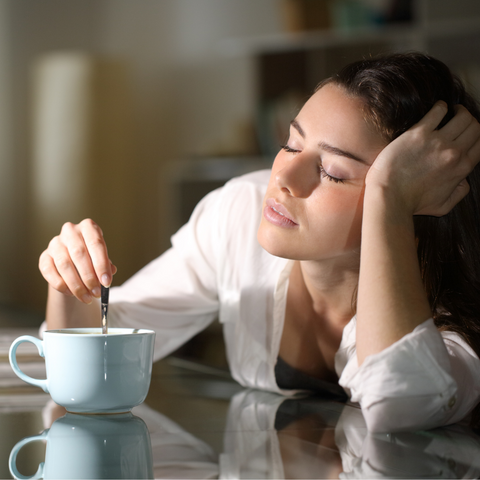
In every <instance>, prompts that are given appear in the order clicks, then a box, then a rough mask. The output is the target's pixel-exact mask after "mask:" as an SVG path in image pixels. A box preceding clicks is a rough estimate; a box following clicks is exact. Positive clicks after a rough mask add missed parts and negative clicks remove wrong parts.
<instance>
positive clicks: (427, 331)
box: [339, 319, 480, 432]
mask: <svg viewBox="0 0 480 480" xmlns="http://www.w3.org/2000/svg"><path fill="white" fill-rule="evenodd" d="M346 333H347V338H344V339H342V343H343V344H344V345H343V350H344V354H345V355H346V357H347V361H346V364H345V367H344V369H343V372H342V374H341V377H340V380H339V383H340V385H342V387H344V388H345V389H346V390H347V391H348V390H349V391H350V394H351V399H352V401H354V402H359V403H360V406H361V408H362V412H363V415H364V417H365V421H366V423H367V426H368V429H369V430H370V431H373V432H393V431H401V430H410V431H411V430H422V429H430V428H435V427H440V426H444V425H447V424H451V423H456V422H459V421H461V420H463V419H465V417H467V416H468V415H469V414H470V413H471V411H472V410H473V408H474V407H475V406H476V405H477V403H478V402H479V401H480V360H479V358H478V356H477V355H476V354H475V352H474V351H473V350H472V349H471V348H470V347H469V346H468V344H467V343H466V342H465V340H463V339H462V337H461V336H460V335H459V334H456V333H454V332H442V333H440V332H439V331H438V330H437V328H436V327H435V324H434V323H433V320H432V319H429V320H427V321H425V322H424V323H422V324H420V325H419V326H418V327H416V328H415V330H413V331H412V332H411V333H409V334H408V335H405V336H404V337H403V338H402V339H400V340H399V341H398V342H396V343H394V344H393V345H391V346H390V347H388V348H386V349H385V350H383V351H382V352H379V353H377V354H374V355H370V356H368V357H367V358H366V359H365V361H364V362H363V364H362V365H361V366H360V367H359V366H358V363H357V355H356V348H355V345H354V342H355V328H350V329H349V331H348V332H346ZM341 348H342V347H341Z"/></svg>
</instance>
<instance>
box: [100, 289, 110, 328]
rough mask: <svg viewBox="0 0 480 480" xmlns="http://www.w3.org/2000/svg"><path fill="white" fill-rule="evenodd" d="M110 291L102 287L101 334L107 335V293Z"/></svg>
mask: <svg viewBox="0 0 480 480" xmlns="http://www.w3.org/2000/svg"><path fill="white" fill-rule="evenodd" d="M109 292H110V289H109V288H108V287H104V286H103V285H102V333H104V334H105V333H108V323H107V315H108V293H109Z"/></svg>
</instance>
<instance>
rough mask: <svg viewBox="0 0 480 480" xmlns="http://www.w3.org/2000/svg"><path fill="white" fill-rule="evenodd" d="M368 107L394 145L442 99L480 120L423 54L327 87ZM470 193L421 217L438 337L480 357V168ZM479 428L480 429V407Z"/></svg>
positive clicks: (349, 73)
mask: <svg viewBox="0 0 480 480" xmlns="http://www.w3.org/2000/svg"><path fill="white" fill-rule="evenodd" d="M326 83H334V84H336V85H339V86H341V87H343V88H344V89H345V90H346V91H347V93H348V94H350V95H353V96H355V97H359V98H361V99H362V100H363V101H364V113H365V118H366V120H367V121H368V122H370V123H371V124H372V125H373V126H374V127H375V129H376V130H377V131H378V132H379V133H380V134H381V135H383V136H384V138H385V139H387V140H388V141H392V140H394V139H395V138H397V137H398V136H399V135H401V134H402V133H403V132H405V131H406V130H408V129H409V128H410V127H411V126H413V125H414V124H415V123H417V122H418V121H419V120H420V119H421V118H422V117H423V116H424V115H425V114H426V113H427V112H428V111H429V110H430V109H431V108H432V106H433V104H434V103H435V102H437V101H438V100H443V101H445V102H446V103H447V105H448V113H447V115H446V116H445V118H444V119H443V120H442V122H441V123H440V125H439V127H438V128H441V127H442V126H443V125H445V124H446V123H447V122H448V121H449V120H450V119H451V118H452V117H453V115H454V107H455V105H457V104H461V105H464V106H465V107H466V108H467V109H468V110H469V111H470V113H471V114H472V115H473V116H474V117H475V118H476V119H477V120H478V121H480V107H479V105H478V103H477V101H476V100H475V99H474V98H473V97H472V96H471V95H470V94H468V93H467V92H466V90H465V87H464V86H463V84H462V82H461V81H460V80H459V79H458V78H457V77H456V76H455V75H453V74H452V72H451V71H450V69H449V68H448V67H447V66H446V65H445V64H444V63H442V62H441V61H439V60H437V59H435V58H432V57H430V56H428V55H424V54H421V53H415V52H412V53H406V54H391V55H386V56H381V57H377V58H371V59H365V60H361V61H358V62H355V63H353V64H350V65H348V66H347V67H345V68H343V69H342V70H341V71H340V72H339V73H338V74H336V75H334V76H333V77H331V78H328V79H327V80H325V81H324V82H322V83H321V84H320V85H319V87H317V88H320V87H321V86H323V85H325V84H326ZM467 180H468V183H469V184H470V192H469V194H468V195H467V196H466V197H465V198H464V199H463V200H461V201H460V202H459V203H458V204H457V205H456V206H455V207H454V208H453V209H452V210H451V211H450V212H449V213H448V214H447V215H444V216H442V217H430V216H415V217H414V224H415V235H416V237H417V239H418V260H419V264H420V270H421V274H422V279H423V284H424V287H425V291H426V294H427V297H428V300H429V303H430V307H431V310H432V316H433V320H434V322H435V325H436V326H437V328H438V329H439V330H451V331H454V332H458V333H459V334H460V335H462V336H463V338H465V340H466V341H467V342H468V344H469V345H470V346H471V347H472V349H473V350H474V351H475V352H476V354H477V355H478V356H479V357H480V167H478V166H477V167H476V168H475V169H474V170H473V171H472V173H471V174H470V175H469V176H468V177H467ZM473 413H474V415H473V418H472V423H473V424H477V425H478V424H480V404H479V405H477V407H476V408H475V410H474V412H473Z"/></svg>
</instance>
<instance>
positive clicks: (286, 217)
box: [263, 198, 298, 228]
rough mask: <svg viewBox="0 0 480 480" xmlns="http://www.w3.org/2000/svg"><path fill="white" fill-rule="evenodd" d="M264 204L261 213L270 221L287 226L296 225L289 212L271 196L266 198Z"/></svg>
mask: <svg viewBox="0 0 480 480" xmlns="http://www.w3.org/2000/svg"><path fill="white" fill-rule="evenodd" d="M265 204H266V206H265V209H264V211H263V215H264V217H265V218H266V220H268V221H269V222H270V223H273V224H274V225H277V226H280V227H288V228H292V227H296V226H298V223H296V222H295V221H294V220H293V217H292V215H291V214H290V212H289V211H288V210H287V209H286V208H285V207H284V206H283V205H282V204H281V203H277V202H276V201H275V200H274V199H273V198H268V199H267V200H266V202H265Z"/></svg>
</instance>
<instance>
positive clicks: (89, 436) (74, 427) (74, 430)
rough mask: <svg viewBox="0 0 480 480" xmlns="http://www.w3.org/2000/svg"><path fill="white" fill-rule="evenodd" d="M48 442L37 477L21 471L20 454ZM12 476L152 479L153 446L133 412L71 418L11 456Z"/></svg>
mask: <svg viewBox="0 0 480 480" xmlns="http://www.w3.org/2000/svg"><path fill="white" fill-rule="evenodd" d="M38 440H46V441H47V450H46V453H45V462H44V463H41V464H40V466H39V468H38V470H37V472H36V473H35V475H34V476H32V477H24V476H23V475H22V474H21V473H20V472H18V470H17V466H16V459H17V455H18V452H19V451H20V450H21V448H22V447H23V446H24V445H26V444H27V443H30V442H34V441H38ZM9 466H10V472H11V474H12V475H13V476H14V477H15V478H17V479H19V478H21V479H25V478H31V479H39V478H44V479H53V478H59V479H60V478H61V479H65V480H66V479H69V478H72V479H73V478H96V479H100V478H119V479H120V478H122V479H123V478H136V479H137V478H138V479H143V478H153V461H152V446H151V442H150V435H149V433H148V429H147V426H146V425H145V422H144V421H143V420H142V419H141V418H139V417H135V416H134V415H132V414H131V413H125V414H121V415H113V416H112V415H98V416H97V415H95V416H90V415H88V416H85V415H75V414H71V413H67V414H66V415H65V416H64V417H62V418H59V419H58V420H55V422H54V423H53V425H52V427H51V428H50V429H48V430H45V431H44V432H43V433H41V434H40V435H35V436H33V437H27V438H24V439H23V440H21V441H20V442H18V443H17V445H15V447H14V448H13V450H12V452H11V454H10V461H9Z"/></svg>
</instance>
